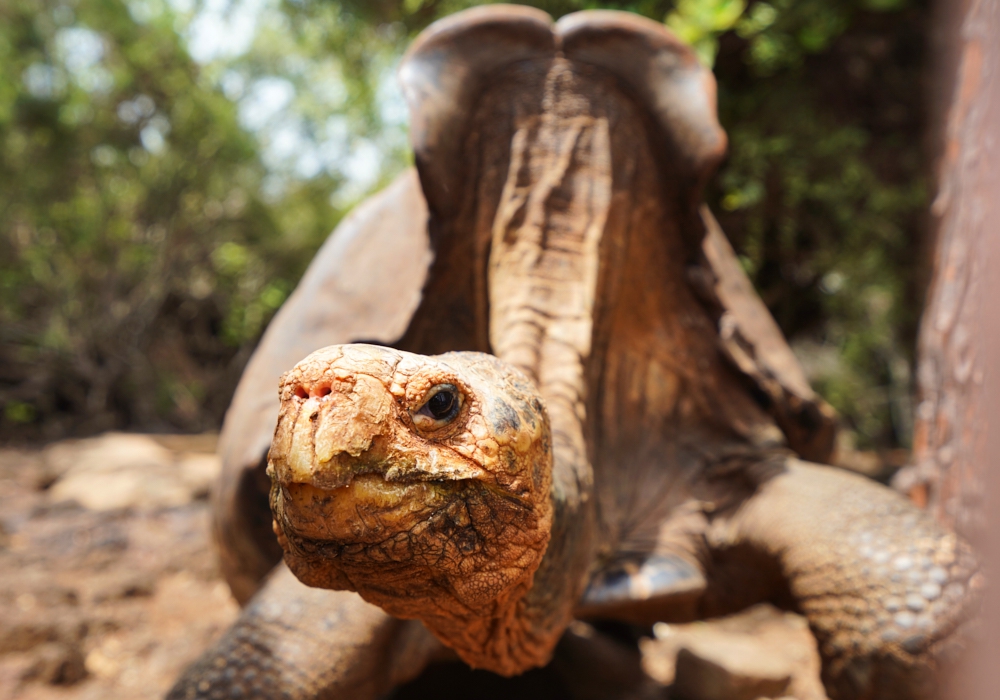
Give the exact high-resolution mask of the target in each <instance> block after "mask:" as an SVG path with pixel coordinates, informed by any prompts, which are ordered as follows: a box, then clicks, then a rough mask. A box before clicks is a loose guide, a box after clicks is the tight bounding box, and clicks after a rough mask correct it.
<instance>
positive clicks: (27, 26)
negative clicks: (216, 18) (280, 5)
mask: <svg viewBox="0 0 1000 700" xmlns="http://www.w3.org/2000/svg"><path fill="white" fill-rule="evenodd" d="M172 20H173V18H172V17H171V15H170V14H169V13H166V12H164V13H162V14H160V15H159V16H157V17H154V18H152V19H151V20H150V21H148V22H146V23H140V22H137V21H136V20H135V19H133V18H132V16H131V15H130V14H129V12H128V10H127V9H126V7H125V6H124V5H123V4H121V3H120V2H119V1H118V0H88V1H85V2H80V3H78V4H76V5H73V6H71V5H67V4H62V3H58V2H48V1H45V0H8V2H5V3H4V4H2V5H0V86H3V87H2V89H0V329H2V330H0V367H2V368H3V369H2V370H0V403H2V405H3V413H2V419H0V420H2V421H3V422H2V425H3V427H4V432H5V433H7V434H8V435H10V434H12V433H16V434H18V435H22V434H25V433H24V432H23V429H24V427H25V426H28V427H30V426H35V427H43V428H44V429H46V430H48V431H50V432H51V433H52V434H60V433H62V432H65V431H67V430H69V431H73V430H82V431H91V430H96V429H102V428H107V427H113V426H127V425H145V426H152V427H155V426H156V425H157V424H159V423H160V422H161V421H169V423H171V424H173V425H175V426H177V427H182V428H188V429H204V428H207V427H211V426H212V425H214V424H215V422H216V420H217V416H218V415H219V411H220V410H221V408H222V407H224V405H225V401H226V400H227V398H228V394H229V393H230V392H231V385H232V378H231V377H228V376H227V372H226V368H227V365H229V364H230V363H231V361H232V360H233V358H234V357H235V356H236V355H237V353H238V352H239V351H240V349H241V347H245V346H246V344H247V343H248V342H252V341H253V340H254V339H256V337H257V336H258V334H259V333H260V330H261V329H262V328H263V325H264V324H265V323H266V321H267V320H268V318H270V316H271V314H272V313H273V312H274V310H275V309H276V308H277V307H278V306H279V305H280V303H281V301H283V299H284V296H285V295H286V294H287V292H288V291H289V290H290V289H291V287H292V285H293V284H294V281H295V280H296V279H297V277H298V275H299V274H300V272H301V270H302V268H303V265H304V262H305V260H306V258H307V257H308V256H309V255H310V254H311V252H312V250H313V249H314V248H315V245H316V243H317V242H318V241H319V240H322V237H323V236H324V235H325V234H326V232H327V231H328V230H329V227H330V226H331V225H332V223H333V222H334V220H335V217H334V214H335V212H334V211H333V210H332V209H331V207H330V206H329V205H328V204H326V201H327V198H325V197H324V198H320V199H318V200H312V199H311V198H310V201H309V202H308V203H304V202H300V203H299V205H298V207H297V208H298V210H303V211H305V212H308V214H309V215H310V216H311V219H309V218H308V217H307V219H306V220H305V221H304V223H305V224H306V225H305V226H304V228H303V230H301V231H300V232H299V234H298V238H299V239H300V240H298V241H295V240H293V241H292V245H289V239H290V238H291V237H289V236H285V235H283V233H284V232H283V230H282V226H281V224H282V221H281V220H282V218H284V217H288V216H289V215H290V213H291V212H290V211H288V210H289V209H291V210H295V209H296V207H285V208H284V209H285V210H284V211H283V212H282V213H281V214H276V213H275V212H274V211H273V209H272V207H270V206H269V205H268V204H266V203H265V202H264V201H262V200H261V197H260V194H259V192H260V187H261V182H262V179H263V177H264V176H265V170H264V168H263V167H262V165H261V163H260V161H259V159H258V157H257V152H256V144H255V143H254V140H253V138H251V137H250V136H249V135H248V134H247V133H245V132H244V131H243V130H242V129H241V128H240V127H239V125H238V124H237V121H236V111H235V109H234V107H233V105H232V103H231V102H230V101H229V100H227V99H226V98H225V96H223V95H222V94H221V93H220V92H218V91H215V90H211V89H206V88H205V87H203V85H202V84H201V82H200V81H199V72H198V69H197V67H196V66H195V65H194V64H193V63H192V62H191V60H190V59H189V58H188V56H187V53H186V51H185V49H184V47H183V44H182V42H181V39H180V37H179V36H178V35H177V33H176V31H175V30H174V26H173V22H172ZM316 184H318V183H316ZM329 186H330V184H329V183H327V188H328V187H329ZM299 218H300V219H302V218H303V217H302V216H300V217H299ZM244 352H245V351H244ZM230 374H231V373H230ZM198 387H203V388H202V389H199V388H198ZM199 394H200V395H199ZM220 394H221V396H220ZM220 404H221V406H220ZM206 405H207V406H209V407H211V408H213V409H214V414H213V413H212V412H208V411H206V410H205V407H206ZM43 421H44V424H42V422H43ZM19 426H20V427H19ZM29 432H30V431H29Z"/></svg>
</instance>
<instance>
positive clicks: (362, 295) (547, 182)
mask: <svg viewBox="0 0 1000 700" xmlns="http://www.w3.org/2000/svg"><path fill="white" fill-rule="evenodd" d="M399 77H400V80H401V82H402V85H403V90H404V93H405V96H406V99H407V101H408V103H409V106H410V110H411V117H412V130H411V135H412V144H413V151H414V154H415V160H416V169H415V170H411V171H409V172H406V173H404V174H403V175H402V176H401V177H399V179H397V180H396V181H395V183H394V184H392V185H391V186H390V187H388V188H387V189H386V190H385V191H383V192H382V193H381V194H379V195H377V196H375V197H373V198H372V199H370V200H368V201H367V202H366V203H364V204H362V205H361V206H359V207H358V208H357V210H356V211H355V212H354V213H353V214H352V215H351V216H350V217H349V218H348V219H347V220H345V221H344V222H343V223H342V224H341V226H340V227H339V228H338V230H337V231H336V232H335V234H334V235H333V236H332V237H331V239H330V240H329V241H328V242H327V243H326V245H325V246H324V247H323V248H322V250H321V251H320V253H319V254H318V256H317V258H316V260H315V261H314V263H313V264H312V267H311V268H310V269H309V271H308V272H307V273H306V275H305V277H304V279H303V280H302V283H301V284H300V285H299V287H298V289H297V290H296V291H295V293H294V294H293V296H292V297H291V298H290V299H289V301H288V303H287V304H286V305H285V306H284V308H283V309H282V310H281V312H280V313H279V314H278V316H277V317H276V318H275V320H274V322H273V323H272V324H271V326H270V328H269V329H268V331H267V333H266V335H265V337H264V339H263V341H262V343H261V345H260V347H259V348H258V350H257V351H256V354H255V355H254V356H253V359H252V360H251V362H250V364H249V366H248V368H247V371H246V373H245V375H244V377H243V379H242V381H241V383H240V385H239V388H238V390H237V392H236V396H235V398H234V400H233V404H232V406H231V408H230V410H229V413H228V414H227V416H226V422H225V427H224V430H223V435H222V440H221V453H222V459H223V464H224V470H223V476H222V480H221V483H220V484H219V488H218V490H217V493H216V495H215V501H214V503H215V528H216V536H217V539H218V542H219V545H220V548H221V553H222V564H223V570H224V573H225V575H226V577H227V579H228V581H229V583H230V586H231V588H232V591H233V593H234V594H235V596H236V597H237V598H238V599H239V600H240V601H241V602H243V603H246V604H247V606H246V607H245V609H244V611H243V613H242V616H241V617H240V619H239V620H238V622H237V623H236V625H235V626H234V627H233V628H232V629H231V630H230V631H229V632H228V633H227V634H226V635H225V636H224V637H223V638H222V640H221V641H220V642H219V643H218V644H217V645H216V647H214V648H213V649H210V650H209V651H208V652H207V653H206V654H205V655H204V656H203V657H202V659H201V660H200V661H198V662H197V663H196V664H195V665H194V666H192V667H191V668H190V669H189V670H188V671H187V672H186V674H185V675H184V676H183V677H182V678H181V680H180V681H179V682H178V684H177V685H176V686H175V688H174V689H173V690H172V691H171V695H170V697H171V698H194V697H205V698H215V697H220V698H221V697H261V698H271V697H287V698H333V697H344V698H347V697H350V698H364V697H376V696H379V695H381V694H384V693H386V692H387V691H389V690H390V689H391V688H393V687H394V686H396V685H397V684H399V683H402V682H403V681H406V680H407V679H410V678H413V677H414V676H416V675H417V674H419V673H420V672H421V669H423V668H424V667H425V666H426V665H427V664H428V663H429V662H430V661H431V660H432V659H434V658H439V657H440V656H441V653H442V650H443V649H444V650H447V649H450V650H453V653H457V655H458V656H459V657H460V658H461V659H462V660H464V661H465V662H466V663H468V664H469V665H471V666H474V667H477V668H482V669H488V670H490V671H493V672H496V673H499V674H504V675H513V674H518V673H521V672H524V671H525V670H526V669H530V668H533V667H537V666H541V665H544V664H546V663H547V662H548V661H549V659H550V658H551V656H552V654H553V649H554V648H555V647H556V645H557V642H558V641H559V639H560V637H561V636H563V634H564V633H565V631H566V630H567V627H568V626H570V624H571V623H572V621H573V620H574V618H586V619H603V620H617V621H621V622H624V623H628V624H632V625H650V624H652V623H653V622H655V621H671V620H693V619H699V618H705V617H709V616H715V615H720V614H725V613H727V612H731V611H735V610H739V609H742V608H744V607H746V606H749V605H751V604H754V603H756V602H760V601H772V602H774V603H777V604H779V605H783V606H787V607H788V608H790V609H794V610H797V611H799V612H801V613H802V614H804V615H805V616H806V618H807V619H808V621H809V625H810V627H811V630H812V632H813V633H814V635H815V637H816V639H817V642H818V647H819V650H820V654H821V656H822V661H823V672H822V674H823V681H824V683H825V685H826V688H827V692H828V693H829V695H830V696H831V697H833V698H921V697H929V696H931V695H932V693H933V682H932V681H933V679H934V677H935V674H936V670H937V669H938V667H939V666H940V665H941V664H942V663H943V660H944V659H946V658H949V657H950V656H951V655H953V654H952V652H953V650H956V649H958V648H960V646H961V639H962V637H963V630H964V628H965V626H966V623H967V622H968V621H969V619H970V618H971V617H972V614H973V608H974V606H975V601H976V599H977V593H976V592H977V590H978V589H979V588H980V587H981V585H980V578H981V575H980V574H979V573H977V566H976V563H975V560H974V557H973V555H972V553H971V552H970V550H969V548H968V546H967V545H966V544H965V543H964V542H962V541H961V540H958V539H956V537H955V536H954V535H952V534H950V533H948V532H946V531H944V530H943V529H941V528H940V527H938V526H937V525H936V524H935V523H934V522H933V521H932V520H931V519H930V518H929V517H928V516H927V515H926V514H925V513H924V512H922V511H921V510H919V509H918V508H916V507H915V506H913V505H912V504H911V503H910V502H909V501H907V500H906V499H904V498H902V497H901V496H899V495H898V494H896V493H895V492H893V491H891V490H889V489H887V488H885V487H883V486H881V485H879V484H877V483H874V482H872V481H869V480H867V479H864V478H862V477H859V476H855V475H852V474H850V473H847V472H845V471H841V470H838V469H835V468H832V467H825V466H819V465H817V464H815V463H813V462H820V461H823V460H826V459H828V458H829V455H830V451H831V448H832V444H833V435H834V417H833V415H832V411H831V410H830V409H829V407H828V406H826V404H824V403H823V401H822V400H821V399H819V398H818V397H817V396H816V395H815V394H814V393H813V392H812V390H811V389H810V387H809V386H808V383H807V382H806V380H805V378H804V376H803V373H802V371H801V369H800V367H799V366H798V364H797V363H796V360H795V358H794V357H793V355H792V354H791V352H790V350H789V348H788V347H787V345H786V344H785V341H784V339H783V337H782V336H781V333H780V331H779V330H778V328H777V327H776V325H775V323H774V321H773V320H772V319H771V317H770V316H769V314H768V313H767V311H766V308H765V307H764V306H763V304H762V302H761V301H760V300H759V299H758V298H757V297H756V296H755V294H754V292H753V289H752V287H751V286H750V284H749V282H748V280H747V279H746V277H745V276H744V274H743V272H742V271H741V269H740V266H739V264H738V262H737V260H736V257H735V255H734V253H733V251H732V249H731V248H730V247H729V244H728V243H727V241H726V239H725V237H724V235H723V234H722V232H721V231H720V230H719V228H718V227H717V225H716V224H715V223H714V221H713V219H712V217H711V215H710V213H709V212H708V210H707V209H706V208H705V207H704V206H703V205H702V204H701V193H702V189H703V186H704V184H705V183H706V180H707V178H708V177H709V176H710V174H711V173H712V171H713V169H714V168H715V166H716V165H717V164H718V162H719V160H720V159H721V157H722V156H723V153H724V150H725V143H726V139H725V134H724V133H723V131H722V130H721V128H720V126H719V124H718V122H717V120H716V114H715V95H714V89H715V87H714V85H715V84H714V81H713V78H712V75H711V73H710V72H709V71H708V70H706V69H705V68H703V67H702V66H701V65H700V64H699V63H698V61H697V60H696V58H695V56H694V54H693V52H692V51H691V50H690V49H689V48H688V47H687V46H685V45H683V44H682V43H680V42H679V41H678V40H677V39H676V38H675V37H674V36H673V35H671V34H670V33H669V32H668V31H667V30H666V29H665V28H664V27H663V26H661V25H659V24H656V23H654V22H651V21H647V20H644V19H641V18H638V17H635V16H632V15H629V14H625V13H619V12H603V11H601V12H597V11H595V12H581V13H577V14H573V15H569V16H567V17H564V18H563V19H562V20H560V21H559V22H557V23H553V22H552V20H551V18H550V17H549V16H548V15H546V14H545V13H542V12H540V11H537V10H533V9H529V8H524V7H517V6H500V5H496V6H489V7H483V8H478V9H473V10H468V11H466V12H462V13H460V14H457V15H454V16H452V17H450V18H448V19H446V20H443V21H440V22H438V23H436V24H434V25H433V26H432V27H430V28H429V29H428V30H426V31H425V32H424V33H423V34H421V35H420V37H419V38H418V39H417V40H416V41H415V43H414V44H413V46H412V47H411V49H410V50H409V52H408V53H407V55H406V56H405V58H404V60H403V62H402V65H401V68H400V71H399ZM344 343H356V344H349V345H343V344H344ZM338 344H341V345H338ZM324 346H332V347H325V348H324ZM320 348H323V349H320ZM313 351H315V352H313ZM310 352H312V353H313V354H311V355H309V356H308V357H307V358H306V359H304V360H302V358H303V357H304V356H306V355H307V354H308V353H310ZM299 360H302V361H301V362H299V364H296V363H297V362H298V361H299ZM293 366H294V369H293ZM282 373H285V374H284V375H283V377H282V379H281V384H280V392H281V393H280V404H279V394H278V389H279V376H282ZM276 422H277V430H275V424H276ZM272 436H273V438H274V442H273V446H272V447H271V449H270V460H269V461H268V459H267V458H266V457H265V455H266V453H267V452H268V445H269V443H271V440H272ZM804 460H810V461H804ZM269 505H270V508H269ZM272 508H273V518H272V510H271V509H272ZM275 534H276V535H277V537H275ZM282 550H283V551H282ZM282 553H283V554H284V564H279V561H280V560H281V557H282ZM303 584H306V585H303Z"/></svg>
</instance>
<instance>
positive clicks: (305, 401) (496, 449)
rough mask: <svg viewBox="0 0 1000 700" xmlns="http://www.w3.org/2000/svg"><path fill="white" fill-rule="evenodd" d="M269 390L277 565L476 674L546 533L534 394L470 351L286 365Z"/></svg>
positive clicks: (344, 356)
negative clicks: (380, 612) (274, 401)
mask: <svg viewBox="0 0 1000 700" xmlns="http://www.w3.org/2000/svg"><path fill="white" fill-rule="evenodd" d="M280 392H281V410H280V414H279V418H278V425H277V428H276V430H275V434H274V441H273V443H272V445H271V451H270V454H269V457H268V472H269V474H270V475H271V479H272V490H271V505H272V510H273V513H274V525H275V532H276V533H277V535H278V538H279V540H280V542H281V544H282V547H283V548H284V550H285V561H286V562H287V564H288V566H289V568H291V570H292V571H293V572H294V573H295V575H296V576H298V577H299V579H301V580H302V581H303V582H305V583H307V584H309V585H312V586H317V587H322V588H331V589H346V590H355V591H357V592H358V593H360V594H361V596H362V597H363V598H365V599H366V600H368V601H369V602H372V603H375V604H376V605H379V606H380V607H382V608H383V609H384V610H386V611H387V612H389V613H390V614H392V615H394V616H397V617H404V618H420V619H422V620H424V621H425V623H426V624H427V625H428V627H429V628H430V629H432V631H434V632H435V633H436V634H438V636H439V637H441V638H442V639H443V640H444V641H445V642H446V643H448V644H449V645H450V646H452V647H453V648H455V649H456V650H457V651H458V652H459V654H460V655H462V656H463V657H467V660H468V661H470V663H474V664H476V665H484V663H483V661H482V660H481V659H478V657H477V654H478V653H479V652H478V651H477V648H478V647H481V646H483V645H488V644H489V640H488V639H487V636H488V635H486V636H484V634H485V631H486V630H488V628H490V627H491V626H495V625H494V624H492V623H490V621H491V620H494V621H495V620H497V619H499V618H504V617H509V616H510V615H512V614H513V613H512V610H513V608H514V607H516V605H517V603H518V601H519V600H520V599H521V598H523V596H524V594H525V593H526V592H527V590H528V589H529V588H530V587H531V582H532V578H533V575H534V572H535V570H536V569H537V568H538V565H539V563H540V562H541V559H542V557H543V555H544V553H545V550H546V547H547V545H548V541H549V534H550V531H551V527H552V501H551V497H550V487H551V473H552V457H551V447H550V435H549V427H548V420H547V417H546V414H545V409H544V407H543V406H542V403H541V400H540V399H539V397H538V395H537V392H536V390H535V388H534V386H533V385H532V384H531V383H530V381H529V380H528V379H526V378H525V377H524V376H523V375H522V374H520V373H519V372H518V371H517V370H515V369H513V368H512V367H510V366H509V365H507V364H505V363H502V362H500V361H499V360H497V359H496V358H494V357H492V356H490V355H484V354H481V353H464V352H463V353H448V354H446V355H439V356H436V357H424V356H420V355H413V354H410V353H406V352H401V351H398V350H393V349H390V348H383V347H376V346H371V345H341V346H331V347H328V348H324V349H322V350H319V351H317V352H314V353H313V354H312V355H310V356H309V357H307V358H306V359H304V360H303V361H302V362H300V363H298V364H297V365H296V366H295V367H294V368H293V369H292V370H291V371H289V372H288V373H286V374H285V375H284V377H283V378H282V381H281V389H280ZM477 627H483V630H484V632H483V633H479V632H476V628H477ZM456 636H457V637H458V638H456ZM477 661H478V662H477Z"/></svg>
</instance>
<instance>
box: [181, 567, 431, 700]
mask: <svg viewBox="0 0 1000 700" xmlns="http://www.w3.org/2000/svg"><path fill="white" fill-rule="evenodd" d="M442 648H443V647H442V646H441V644H440V642H438V641H437V640H436V639H434V638H433V637H432V636H431V634H430V633H429V632H428V631H427V630H426V629H425V628H424V626H423V625H422V624H420V623H419V622H417V621H415V620H398V619H396V618H393V617H390V616H389V615H387V614H385V613H384V612H382V610H381V609H379V608H377V607H375V606H374V605H371V604H369V603H366V602H364V601H363V600H361V597H360V596H358V595H357V594H356V593H350V592H347V591H328V590H324V589H318V588H309V587H307V586H305V585H303V584H302V583H300V582H299V581H298V580H297V579H296V578H295V577H294V576H293V575H292V574H291V572H289V571H288V569H287V568H286V567H285V566H284V565H283V564H282V565H280V566H279V567H278V568H277V569H276V570H275V571H274V573H272V574H271V577H270V578H269V579H268V581H267V583H266V584H265V586H264V587H263V588H262V589H261V590H260V591H259V592H258V593H257V594H256V595H255V596H254V598H253V599H252V600H251V601H250V604H249V605H248V606H247V607H246V608H245V609H244V610H243V613H242V615H241V616H240V618H239V620H238V621H237V622H236V624H235V625H234V626H233V627H231V628H230V629H229V631H228V632H226V634H225V635H224V636H223V637H222V639H220V640H219V641H218V642H217V643H216V645H215V646H214V647H212V648H211V649H209V650H208V651H206V652H205V653H204V654H202V656H201V658H200V659H198V661H196V662H195V663H194V664H193V665H192V666H191V667H190V668H188V669H187V671H185V673H184V674H183V675H182V676H181V678H180V680H178V681H177V683H176V685H174V687H173V688H172V689H171V691H170V692H169V693H168V694H167V700H191V699H193V698H199V699H206V700H207V699H209V698H212V699H214V698H231V697H240V698H247V699H248V700H249V699H251V698H254V699H259V700H277V699H279V698H280V699H283V700H325V699H327V698H351V699H352V700H367V699H369V698H372V699H373V698H377V697H379V696H380V695H382V694H384V693H385V692H387V691H388V690H389V689H391V688H393V687H394V686H396V685H398V684H400V683H403V682H406V681H408V680H410V679H412V678H414V677H416V676H417V675H418V674H419V673H420V671H421V670H422V669H423V668H424V666H426V665H427V663H428V662H429V661H430V660H431V658H432V657H433V656H435V655H436V654H439V653H440V652H441V650H442Z"/></svg>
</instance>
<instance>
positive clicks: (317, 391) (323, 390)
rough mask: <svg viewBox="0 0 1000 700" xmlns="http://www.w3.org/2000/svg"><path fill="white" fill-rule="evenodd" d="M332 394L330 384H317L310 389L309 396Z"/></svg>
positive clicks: (320, 396) (317, 396) (321, 396)
mask: <svg viewBox="0 0 1000 700" xmlns="http://www.w3.org/2000/svg"><path fill="white" fill-rule="evenodd" d="M329 395H330V387H328V386H317V387H313V388H312V389H310V391H309V396H315V397H316V398H320V399H321V398H323V397H324V396H329Z"/></svg>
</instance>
